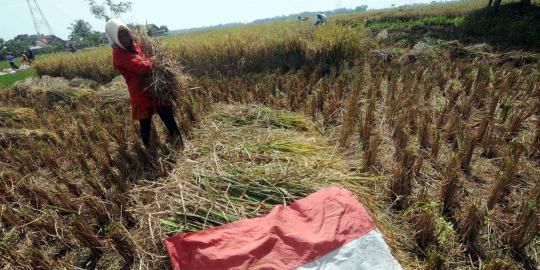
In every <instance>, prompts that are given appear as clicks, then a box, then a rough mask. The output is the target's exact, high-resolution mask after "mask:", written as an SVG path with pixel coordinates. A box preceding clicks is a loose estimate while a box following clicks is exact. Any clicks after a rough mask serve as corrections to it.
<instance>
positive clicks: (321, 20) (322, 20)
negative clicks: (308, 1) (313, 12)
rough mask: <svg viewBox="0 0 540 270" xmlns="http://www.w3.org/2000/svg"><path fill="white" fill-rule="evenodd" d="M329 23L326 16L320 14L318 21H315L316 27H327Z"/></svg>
mask: <svg viewBox="0 0 540 270" xmlns="http://www.w3.org/2000/svg"><path fill="white" fill-rule="evenodd" d="M327 23H328V19H327V18H326V15H324V14H322V13H319V14H317V19H316V20H315V25H325V24H327Z"/></svg>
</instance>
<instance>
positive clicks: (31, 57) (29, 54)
mask: <svg viewBox="0 0 540 270" xmlns="http://www.w3.org/2000/svg"><path fill="white" fill-rule="evenodd" d="M26 56H28V60H30V63H32V62H34V60H36V56H35V55H34V52H33V51H32V50H31V49H28V50H27V51H26Z"/></svg>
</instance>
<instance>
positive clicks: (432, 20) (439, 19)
mask: <svg viewBox="0 0 540 270" xmlns="http://www.w3.org/2000/svg"><path fill="white" fill-rule="evenodd" d="M463 21H464V17H462V16H459V17H446V16H434V17H425V18H420V19H388V20H383V21H368V22H367V23H366V27H368V28H377V29H383V28H409V27H412V26H417V25H453V26H456V27H459V26H461V25H462V24H463Z"/></svg>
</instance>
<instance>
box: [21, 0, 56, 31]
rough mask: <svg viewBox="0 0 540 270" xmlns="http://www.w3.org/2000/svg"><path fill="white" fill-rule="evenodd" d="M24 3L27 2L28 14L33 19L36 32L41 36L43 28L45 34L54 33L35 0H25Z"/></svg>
mask: <svg viewBox="0 0 540 270" xmlns="http://www.w3.org/2000/svg"><path fill="white" fill-rule="evenodd" d="M26 3H28V9H29V10H30V15H32V20H33V21H34V27H35V28H36V34H37V35H38V36H41V35H43V34H44V33H45V32H44V31H43V30H45V31H46V32H47V34H49V35H54V33H53V31H52V28H51V25H50V24H49V22H48V21H47V18H45V15H43V11H41V8H40V7H39V5H38V3H37V2H36V0H26Z"/></svg>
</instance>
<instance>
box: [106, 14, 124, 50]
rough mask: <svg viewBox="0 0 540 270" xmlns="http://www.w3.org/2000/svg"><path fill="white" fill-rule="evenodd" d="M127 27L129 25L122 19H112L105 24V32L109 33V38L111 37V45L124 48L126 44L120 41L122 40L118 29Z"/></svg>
mask: <svg viewBox="0 0 540 270" xmlns="http://www.w3.org/2000/svg"><path fill="white" fill-rule="evenodd" d="M122 26H123V27H126V28H128V27H127V25H126V24H125V23H124V22H123V21H121V20H120V19H111V20H109V21H108V22H107V24H105V33H107V38H108V39H109V43H110V44H111V45H116V46H118V47H120V48H122V49H126V48H124V46H122V44H121V43H120V40H119V39H118V30H120V27H122Z"/></svg>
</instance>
